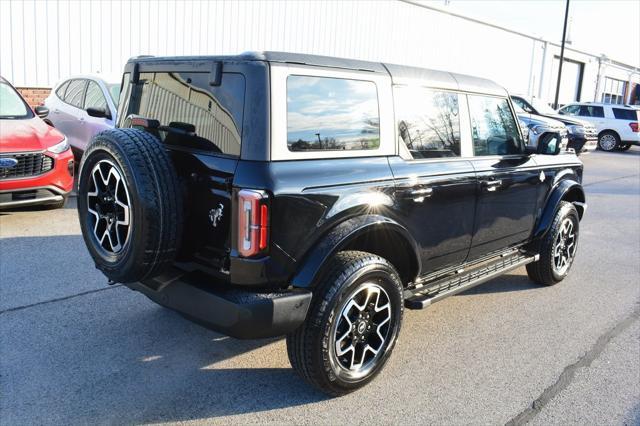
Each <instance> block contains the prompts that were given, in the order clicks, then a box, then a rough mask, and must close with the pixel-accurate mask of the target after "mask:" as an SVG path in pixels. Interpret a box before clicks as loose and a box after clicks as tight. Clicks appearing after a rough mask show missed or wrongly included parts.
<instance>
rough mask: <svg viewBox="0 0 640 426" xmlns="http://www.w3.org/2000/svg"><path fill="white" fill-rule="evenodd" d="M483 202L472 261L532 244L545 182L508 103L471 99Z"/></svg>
mask: <svg viewBox="0 0 640 426" xmlns="http://www.w3.org/2000/svg"><path fill="white" fill-rule="evenodd" d="M468 102H469V115H470V119H471V132H472V135H471V136H472V141H473V151H474V156H473V159H472V160H471V161H472V163H473V166H474V168H475V171H476V175H477V178H478V201H477V205H476V218H475V225H474V231H473V240H472V247H471V250H470V252H469V260H473V259H477V258H479V257H481V256H483V255H485V254H488V253H491V252H495V251H498V250H502V249H504V248H507V247H509V246H513V245H517V244H518V243H521V242H524V241H526V240H527V239H528V238H529V236H530V235H531V231H532V230H533V227H534V224H535V213H536V203H537V193H538V188H539V185H540V183H541V182H542V181H543V180H544V179H545V178H544V176H543V175H541V174H540V173H541V170H540V169H539V168H538V166H537V165H536V163H535V161H534V160H533V158H531V157H530V156H528V155H526V153H525V150H524V143H523V141H522V138H521V136H520V132H519V131H518V126H517V122H516V120H515V117H514V115H513V112H512V109H511V106H510V105H509V102H508V101H507V99H506V98H499V97H491V96H481V95H469V96H468Z"/></svg>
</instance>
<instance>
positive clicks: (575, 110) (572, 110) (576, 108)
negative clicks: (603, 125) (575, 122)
mask: <svg viewBox="0 0 640 426" xmlns="http://www.w3.org/2000/svg"><path fill="white" fill-rule="evenodd" d="M561 112H562V113H563V114H567V115H578V114H579V113H580V105H569V106H566V107H564V108H562V110H561Z"/></svg>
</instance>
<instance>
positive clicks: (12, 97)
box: [0, 81, 33, 118]
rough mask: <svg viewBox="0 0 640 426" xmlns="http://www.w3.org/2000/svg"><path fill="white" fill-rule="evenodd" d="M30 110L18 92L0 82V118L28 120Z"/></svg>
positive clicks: (30, 114)
mask: <svg viewBox="0 0 640 426" xmlns="http://www.w3.org/2000/svg"><path fill="white" fill-rule="evenodd" d="M32 115H33V114H32V113H31V109H30V108H29V107H28V106H27V104H25V103H24V101H23V100H22V98H21V97H20V95H18V92H16V90H15V89H14V88H13V87H11V86H10V85H9V84H7V83H5V82H3V81H0V118H30V117H31V116H32Z"/></svg>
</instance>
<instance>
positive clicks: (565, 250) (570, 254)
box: [527, 201, 580, 285]
mask: <svg viewBox="0 0 640 426" xmlns="http://www.w3.org/2000/svg"><path fill="white" fill-rule="evenodd" d="M579 226H580V219H579V216H578V211H577V210H576V208H575V206H574V205H573V204H572V203H569V202H566V201H562V202H561V203H560V207H559V208H558V212H557V213H556V216H555V218H554V219H553V223H552V224H551V228H550V229H549V231H547V233H546V234H545V236H544V237H543V238H542V240H541V241H539V242H538V244H537V247H536V248H535V249H536V250H537V251H538V253H539V254H540V259H539V260H538V261H537V262H533V263H529V264H528V265H527V273H528V274H529V278H531V279H532V280H533V281H535V282H537V283H538V284H542V285H554V284H557V283H559V282H560V281H562V280H563V279H564V278H565V277H566V276H567V275H568V274H569V270H570V269H571V266H572V265H573V260H574V259H575V255H576V251H577V249H578V231H579Z"/></svg>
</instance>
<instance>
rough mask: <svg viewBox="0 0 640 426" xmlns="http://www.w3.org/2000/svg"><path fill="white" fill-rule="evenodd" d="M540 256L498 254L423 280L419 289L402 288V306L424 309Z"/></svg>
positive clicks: (536, 259)
mask: <svg viewBox="0 0 640 426" xmlns="http://www.w3.org/2000/svg"><path fill="white" fill-rule="evenodd" d="M539 258H540V255H539V254H535V255H532V254H530V253H523V252H516V253H514V254H511V255H509V256H505V255H502V256H498V257H497V258H494V259H492V260H488V261H486V262H482V263H481V264H479V265H477V266H474V267H472V269H469V270H460V271H458V272H455V273H453V274H450V275H448V276H446V277H444V278H440V279H437V280H434V281H432V282H429V283H425V284H424V285H422V286H421V287H419V288H416V289H412V290H407V291H405V300H404V306H405V307H406V308H407V309H424V308H426V307H427V306H429V305H431V304H432V303H435V302H437V301H439V300H442V299H444V298H446V297H449V296H453V295H455V294H458V293H460V292H463V291H465V290H468V289H470V288H472V287H475V286H477V285H479V284H482V283H484V282H487V281H489V280H492V279H493V278H496V277H499V276H500V275H502V274H504V273H505V272H508V271H510V270H512V269H516V268H519V267H521V266H523V265H526V264H528V263H532V262H537V261H538V259H539Z"/></svg>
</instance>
